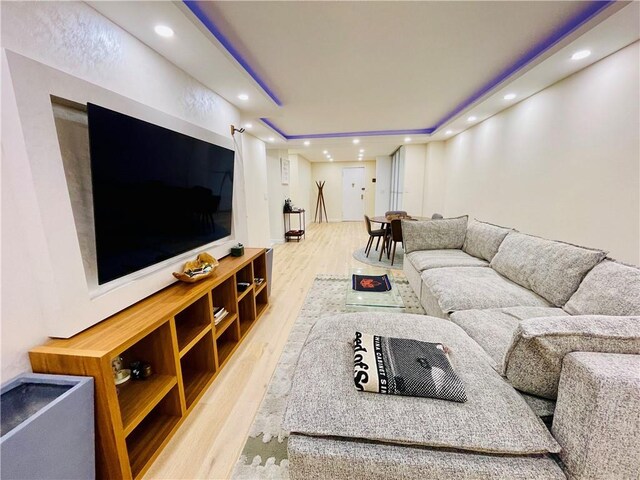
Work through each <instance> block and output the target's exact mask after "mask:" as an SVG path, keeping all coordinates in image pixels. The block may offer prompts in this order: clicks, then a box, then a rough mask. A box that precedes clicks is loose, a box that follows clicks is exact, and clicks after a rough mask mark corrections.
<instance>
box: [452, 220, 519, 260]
mask: <svg viewBox="0 0 640 480" xmlns="http://www.w3.org/2000/svg"><path fill="white" fill-rule="evenodd" d="M511 231H513V230H512V229H511V228H505V227H499V226H498V225H492V224H491V223H486V222H480V221H478V220H475V219H474V220H471V221H470V222H469V224H468V225H467V236H466V238H465V239H464V245H463V246H462V250H464V251H465V252H467V253H468V254H469V255H473V256H474V257H478V258H484V259H485V260H487V261H489V262H490V261H491V260H492V259H493V257H494V256H495V254H496V253H498V248H499V247H500V244H501V243H502V241H503V240H504V238H505V237H506V236H507V235H508V234H509V232H511Z"/></svg>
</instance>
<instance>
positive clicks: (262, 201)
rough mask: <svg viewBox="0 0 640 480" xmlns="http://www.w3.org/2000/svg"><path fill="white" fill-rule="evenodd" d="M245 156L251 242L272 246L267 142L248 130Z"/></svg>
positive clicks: (252, 245)
mask: <svg viewBox="0 0 640 480" xmlns="http://www.w3.org/2000/svg"><path fill="white" fill-rule="evenodd" d="M237 136H238V135H236V140H237ZM241 156H242V160H243V164H244V171H245V177H246V180H245V194H246V205H247V216H246V218H247V246H248V247H269V246H271V230H270V225H269V220H270V217H269V195H268V194H269V191H268V184H267V151H266V148H265V144H264V142H263V141H262V140H260V139H258V138H256V137H254V136H253V135H250V134H248V133H247V132H245V133H244V134H242V149H241Z"/></svg>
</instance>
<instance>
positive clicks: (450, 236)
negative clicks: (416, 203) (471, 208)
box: [402, 215, 468, 253]
mask: <svg viewBox="0 0 640 480" xmlns="http://www.w3.org/2000/svg"><path fill="white" fill-rule="evenodd" d="M467 218H468V217H467V215H464V216H462V217H456V218H443V219H441V220H425V221H412V220H402V246H403V248H404V251H405V253H411V252H414V251H416V250H447V249H451V248H462V245H463V244H464V237H465V235H466V233H467Z"/></svg>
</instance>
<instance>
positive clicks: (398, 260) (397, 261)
mask: <svg viewBox="0 0 640 480" xmlns="http://www.w3.org/2000/svg"><path fill="white" fill-rule="evenodd" d="M380 248H382V246H380ZM378 257H380V251H379V250H378V251H377V252H376V251H375V250H374V249H373V248H372V249H371V252H369V257H367V255H366V254H365V253H364V248H359V249H357V250H356V251H355V252H353V258H355V259H356V260H358V261H359V262H362V263H366V264H367V265H373V266H376V267H381V268H393V269H394V270H402V262H403V261H404V250H402V246H401V245H398V246H397V247H396V257H395V258H394V259H393V265H391V259H390V258H387V255H386V254H383V255H382V260H380V261H378Z"/></svg>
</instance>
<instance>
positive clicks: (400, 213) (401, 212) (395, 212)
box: [384, 210, 408, 217]
mask: <svg viewBox="0 0 640 480" xmlns="http://www.w3.org/2000/svg"><path fill="white" fill-rule="evenodd" d="M389 215H398V216H399V217H406V216H407V215H408V213H407V212H406V211H405V210H389V211H388V212H386V213H385V214H384V216H385V217H388V216H389Z"/></svg>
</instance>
